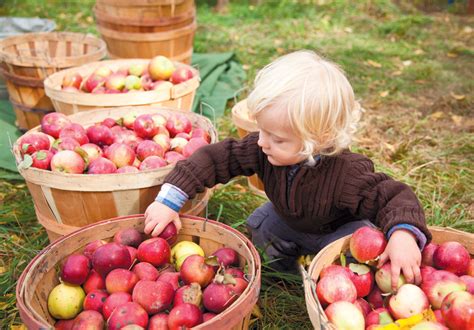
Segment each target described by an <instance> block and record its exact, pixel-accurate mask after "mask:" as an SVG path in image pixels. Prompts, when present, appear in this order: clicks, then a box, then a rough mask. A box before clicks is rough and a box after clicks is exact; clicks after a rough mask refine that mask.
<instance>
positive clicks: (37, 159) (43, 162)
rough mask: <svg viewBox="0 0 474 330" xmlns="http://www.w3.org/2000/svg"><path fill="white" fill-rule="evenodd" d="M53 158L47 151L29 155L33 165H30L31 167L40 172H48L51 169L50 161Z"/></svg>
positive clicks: (50, 152)
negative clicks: (40, 170)
mask: <svg viewBox="0 0 474 330" xmlns="http://www.w3.org/2000/svg"><path fill="white" fill-rule="evenodd" d="M53 156H54V153H53V152H52V151H49V150H39V151H35V152H34V153H33V154H32V155H31V158H33V164H31V166H32V167H35V168H39V169H42V170H49V169H51V159H52V158H53Z"/></svg>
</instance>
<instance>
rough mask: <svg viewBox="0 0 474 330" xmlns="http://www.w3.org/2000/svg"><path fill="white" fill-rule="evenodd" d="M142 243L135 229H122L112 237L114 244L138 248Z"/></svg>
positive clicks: (140, 236)
mask: <svg viewBox="0 0 474 330" xmlns="http://www.w3.org/2000/svg"><path fill="white" fill-rule="evenodd" d="M142 241H143V235H142V233H140V232H139V231H138V230H137V229H135V228H124V229H121V230H119V231H118V232H116V233H115V235H114V242H116V243H119V244H122V245H129V246H133V247H138V246H139V245H140V243H141V242H142Z"/></svg>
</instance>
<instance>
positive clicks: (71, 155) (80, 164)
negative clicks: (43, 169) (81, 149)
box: [51, 150, 86, 174]
mask: <svg viewBox="0 0 474 330" xmlns="http://www.w3.org/2000/svg"><path fill="white" fill-rule="evenodd" d="M85 166H86V164H85V162H84V159H82V157H81V156H79V154H78V153H76V152H74V151H71V150H61V151H59V152H58V153H56V154H55V155H54V156H53V158H51V171H53V172H64V173H71V174H81V173H83V172H84V168H85Z"/></svg>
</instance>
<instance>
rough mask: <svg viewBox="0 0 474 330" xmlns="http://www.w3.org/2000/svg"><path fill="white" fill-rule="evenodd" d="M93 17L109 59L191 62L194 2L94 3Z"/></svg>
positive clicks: (114, 0)
mask: <svg viewBox="0 0 474 330" xmlns="http://www.w3.org/2000/svg"><path fill="white" fill-rule="evenodd" d="M94 14H95V18H96V22H97V30H98V31H99V32H100V34H101V36H102V38H103V39H104V40H105V41H106V43H107V48H108V51H109V56H110V57H112V58H152V57H154V56H156V55H164V56H166V57H169V58H170V59H172V60H174V61H179V62H183V63H188V64H189V63H190V62H191V55H192V52H193V41H194V33H195V31H196V27H197V25H196V7H195V4H194V0H135V1H128V0H97V2H96V5H95V7H94Z"/></svg>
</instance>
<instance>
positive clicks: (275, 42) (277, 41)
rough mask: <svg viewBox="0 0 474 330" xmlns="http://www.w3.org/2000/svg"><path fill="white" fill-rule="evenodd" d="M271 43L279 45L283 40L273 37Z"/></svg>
mask: <svg viewBox="0 0 474 330" xmlns="http://www.w3.org/2000/svg"><path fill="white" fill-rule="evenodd" d="M273 44H274V45H275V46H280V45H282V44H283V40H281V39H275V40H273Z"/></svg>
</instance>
